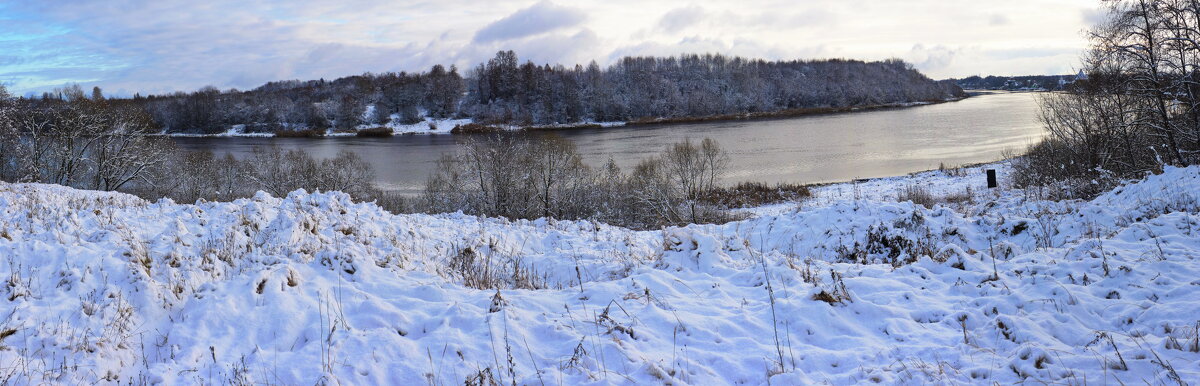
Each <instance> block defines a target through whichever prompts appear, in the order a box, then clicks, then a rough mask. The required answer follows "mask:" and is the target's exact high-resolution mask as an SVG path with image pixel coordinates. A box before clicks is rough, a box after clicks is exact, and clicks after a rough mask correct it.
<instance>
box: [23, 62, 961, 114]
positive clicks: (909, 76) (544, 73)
mask: <svg viewBox="0 0 1200 386" xmlns="http://www.w3.org/2000/svg"><path fill="white" fill-rule="evenodd" d="M91 94H92V95H91V96H90V98H92V99H96V98H103V93H102V92H101V90H99V89H98V88H95V89H93V90H92V93H91ZM961 96H963V92H962V89H960V88H959V87H958V86H957V85H955V84H954V83H953V82H945V81H942V82H939V81H934V80H932V79H929V78H928V77H926V76H925V75H923V74H921V73H920V72H919V71H917V70H915V69H913V67H912V66H911V65H910V64H908V63H905V62H903V61H901V60H898V59H890V60H885V61H878V62H864V61H857V60H843V59H829V60H791V61H765V60H761V59H746V58H741V57H731V56H724V55H720V54H705V55H681V56H678V57H626V58H622V59H620V60H618V61H616V62H615V63H614V64H612V65H610V66H608V67H606V68H602V67H601V66H600V65H598V64H596V63H595V62H594V61H593V62H591V63H589V64H588V65H586V66H585V65H575V66H573V67H567V66H563V65H549V64H544V65H537V64H534V63H532V62H529V61H526V62H524V63H523V64H522V63H521V62H520V61H519V59H518V57H517V55H516V53H514V52H512V51H501V52H498V53H497V54H496V56H495V57H494V58H492V59H490V60H488V61H487V62H486V63H480V64H478V65H477V66H475V67H473V68H470V69H468V70H466V71H465V74H464V73H463V71H460V70H459V69H458V68H456V67H454V66H450V67H445V66H442V65H435V66H433V67H432V68H431V69H430V70H428V71H425V72H413V73H409V72H399V73H392V72H388V73H379V74H373V73H367V74H363V75H356V76H348V77H344V78H339V79H335V80H325V79H319V80H309V81H300V80H288V81H277V82H270V83H267V84H264V85H262V86H259V87H257V88H255V89H252V90H244V91H242V90H236V89H230V90H218V89H217V88H214V87H205V88H202V89H200V90H198V91H194V92H176V93H173V94H169V95H148V96H143V95H135V96H134V97H133V98H125V99H114V98H110V99H109V100H108V103H113V104H121V105H128V106H130V107H136V108H137V109H139V110H142V111H144V112H145V115H146V119H148V120H150V121H152V123H153V124H152V126H153V127H155V128H156V129H157V130H159V132H166V133H187V134H214V133H221V132H226V131H228V130H229V129H230V128H232V127H235V126H237V127H239V128H240V129H241V131H242V132H246V133H254V132H260V133H272V132H280V131H320V132H324V131H327V130H334V131H351V130H355V129H359V128H369V127H378V126H388V125H399V124H414V123H418V122H422V121H424V120H425V119H450V118H460V119H461V118H467V119H471V120H472V121H474V122H476V123H480V124H502V125H555V124H572V123H581V122H627V121H636V120H644V119H673V118H695V117H708V116H720V115H727V114H750V113H771V112H780V111H787V110H791V109H812V108H845V107H855V106H874V105H885V104H894V103H908V102H920V101H941V100H945V99H949V98H956V97H961ZM79 98H89V96H87V95H86V94H85V93H84V91H83V90H82V89H81V88H80V87H78V86H71V87H67V88H64V89H59V90H55V91H54V92H47V93H43V94H42V95H41V96H40V97H34V98H25V99H22V101H23V103H26V104H27V106H26V107H29V108H54V106H55V105H56V104H60V103H62V102H64V101H70V100H72V99H79Z"/></svg>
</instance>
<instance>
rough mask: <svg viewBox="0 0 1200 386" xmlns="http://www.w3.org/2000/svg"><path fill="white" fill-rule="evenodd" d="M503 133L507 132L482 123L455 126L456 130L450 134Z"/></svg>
mask: <svg viewBox="0 0 1200 386" xmlns="http://www.w3.org/2000/svg"><path fill="white" fill-rule="evenodd" d="M503 131H505V130H504V128H502V127H499V126H491V125H485V124H481V123H468V124H465V125H454V128H453V129H450V132H451V133H454V134H487V133H499V132H503Z"/></svg>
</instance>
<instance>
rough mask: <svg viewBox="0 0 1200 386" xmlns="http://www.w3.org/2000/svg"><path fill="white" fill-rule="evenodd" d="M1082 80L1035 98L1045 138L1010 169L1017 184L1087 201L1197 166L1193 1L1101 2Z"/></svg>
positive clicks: (1199, 69)
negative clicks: (1118, 186) (1122, 184)
mask: <svg viewBox="0 0 1200 386" xmlns="http://www.w3.org/2000/svg"><path fill="white" fill-rule="evenodd" d="M1102 3H1103V4H1104V5H1105V7H1106V9H1107V11H1108V13H1107V18H1106V19H1105V21H1104V22H1103V23H1101V24H1100V25H1099V26H1097V27H1095V28H1094V29H1093V30H1092V31H1090V34H1089V36H1090V40H1091V43H1090V46H1089V51H1088V54H1087V55H1086V57H1085V59H1084V65H1085V68H1086V72H1087V75H1088V76H1087V79H1086V80H1081V81H1077V82H1075V83H1073V84H1072V85H1071V86H1070V87H1068V88H1067V90H1066V91H1065V92H1061V93H1052V94H1045V95H1043V96H1042V97H1041V99H1040V106H1041V120H1042V122H1043V123H1044V124H1045V126H1046V128H1047V129H1048V130H1049V134H1050V135H1049V137H1048V138H1047V140H1045V141H1043V142H1042V143H1040V144H1038V145H1036V146H1033V147H1032V148H1031V149H1030V150H1029V152H1028V154H1027V155H1026V157H1024V158H1023V159H1022V160H1021V161H1020V162H1018V163H1017V167H1018V172H1019V173H1017V175H1018V181H1017V182H1018V184H1019V185H1023V186H1034V185H1046V184H1055V183H1059V182H1066V185H1065V186H1063V187H1064V188H1065V189H1064V190H1063V192H1065V193H1068V194H1070V195H1076V196H1077V195H1089V194H1094V193H1096V192H1099V191H1102V190H1104V189H1107V188H1108V187H1110V186H1112V184H1113V183H1114V182H1116V181H1119V180H1121V179H1124V178H1136V177H1139V176H1142V175H1144V174H1145V173H1148V172H1155V171H1157V170H1160V169H1161V168H1162V166H1163V165H1181V166H1182V165H1192V164H1195V163H1197V161H1200V4H1197V3H1196V2H1194V1H1188V0H1104V1H1103V2H1102Z"/></svg>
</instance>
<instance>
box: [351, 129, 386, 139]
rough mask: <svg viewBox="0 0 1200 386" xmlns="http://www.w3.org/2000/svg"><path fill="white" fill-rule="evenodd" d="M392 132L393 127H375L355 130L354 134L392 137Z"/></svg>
mask: <svg viewBox="0 0 1200 386" xmlns="http://www.w3.org/2000/svg"><path fill="white" fill-rule="evenodd" d="M392 134H393V132H392V129H391V128H388V127H373V128H370V129H362V130H358V131H356V132H354V135H355V136H359V137H391V136H392Z"/></svg>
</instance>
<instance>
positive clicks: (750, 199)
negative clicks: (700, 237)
mask: <svg viewBox="0 0 1200 386" xmlns="http://www.w3.org/2000/svg"><path fill="white" fill-rule="evenodd" d="M812 196H813V192H812V190H810V189H809V188H808V186H807V185H798V184H776V185H775V186H771V185H767V184H764V183H761V182H741V183H738V184H737V185H735V186H733V187H728V188H727V187H719V188H715V189H711V190H709V191H707V192H705V193H704V194H703V195H702V196H701V197H700V200H701V201H703V202H705V203H707V204H710V205H715V206H719V207H723V208H746V207H752V206H760V205H767V204H775V203H780V202H788V201H800V200H804V199H807V198H811V197H812Z"/></svg>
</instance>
